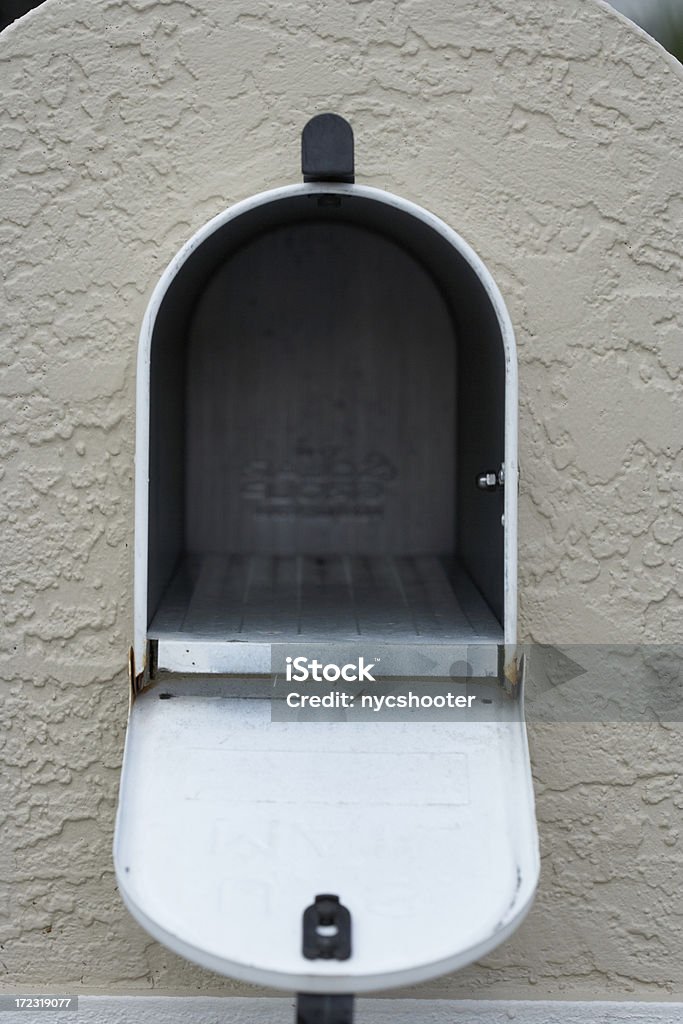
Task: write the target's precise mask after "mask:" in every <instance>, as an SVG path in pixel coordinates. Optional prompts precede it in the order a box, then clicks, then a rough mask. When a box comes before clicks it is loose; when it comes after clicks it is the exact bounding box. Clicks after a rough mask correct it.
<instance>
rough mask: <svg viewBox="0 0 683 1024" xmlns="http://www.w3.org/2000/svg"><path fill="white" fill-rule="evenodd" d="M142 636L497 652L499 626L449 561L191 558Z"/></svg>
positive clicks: (461, 571) (460, 570)
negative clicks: (473, 647) (371, 642)
mask: <svg viewBox="0 0 683 1024" xmlns="http://www.w3.org/2000/svg"><path fill="white" fill-rule="evenodd" d="M149 635H150V636H151V637H153V638H157V639H161V640H171V639H190V638H191V639H193V640H200V639H201V640H212V641H217V640H221V641H229V640H239V641H242V642H246V643H249V642H255V643H264V642H267V643H275V642H278V643H282V642H292V641H296V642H306V641H310V642H321V641H334V640H353V639H359V638H361V637H362V638H364V639H379V640H383V641H385V642H392V641H393V642H396V643H411V644H414V643H425V644H427V643H444V642H448V643H451V642H457V643H473V644H475V643H488V644H497V643H501V642H502V627H501V625H500V623H499V622H498V621H497V619H496V618H495V616H494V615H493V613H492V612H491V610H490V608H489V607H488V605H487V604H486V602H485V601H484V599H483V598H482V596H481V594H480V593H479V591H478V590H477V588H476V587H475V586H474V584H473V583H472V581H471V579H470V577H469V576H468V575H467V573H466V572H465V570H464V569H463V567H462V566H461V565H460V564H459V563H458V562H457V561H455V560H453V559H440V558H436V557H433V556H418V557H383V556H380V557H374V558H366V557H357V556H335V557H330V556H324V557H319V558H317V557H309V556H298V557H274V556H245V555H232V556H231V555H196V556H188V557H187V558H186V559H185V560H184V561H183V563H182V565H181V566H180V569H179V570H178V572H177V573H176V575H175V576H174V578H173V579H172V580H171V583H170V585H169V586H168V588H167V590H166V593H165V594H164V597H163V599H162V601H161V603H160V606H159V608H158V610H157V612H156V614H155V616H154V620H153V622H152V624H151V626H150V629H149Z"/></svg>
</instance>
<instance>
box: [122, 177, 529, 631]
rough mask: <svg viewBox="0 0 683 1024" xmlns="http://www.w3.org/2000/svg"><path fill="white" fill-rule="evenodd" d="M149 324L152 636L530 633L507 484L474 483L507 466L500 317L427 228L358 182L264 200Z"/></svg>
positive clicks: (183, 278)
mask: <svg viewBox="0 0 683 1024" xmlns="http://www.w3.org/2000/svg"><path fill="white" fill-rule="evenodd" d="M370 191H371V190H366V192H370ZM438 223H440V222H438ZM149 329H150V332H151V338H150V363H149V437H148V444H149V453H148V455H149V464H148V479H149V490H148V494H147V496H146V497H147V499H148V516H147V524H146V529H145V534H144V536H143V538H142V544H141V548H142V559H143V561H144V563H145V566H144V567H145V568H146V576H147V581H146V587H145V592H144V595H143V599H142V602H141V603H142V604H143V605H144V606H145V610H144V613H143V614H144V619H145V624H146V628H147V636H148V637H150V638H152V639H155V640H157V641H159V644H160V645H161V644H163V642H164V641H165V640H168V641H170V642H174V641H175V642H177V641H182V642H183V643H185V644H201V643H206V642H209V643H215V642H220V643H230V642H232V641H235V642H241V643H245V642H247V643H256V644H258V643H262V644H263V643H273V642H277V641H280V642H285V641H297V642H298V641H306V640H315V641H320V640H331V641H334V640H344V641H347V640H353V639H368V638H381V639H383V640H385V641H388V642H391V641H392V640H395V641H396V642H405V643H422V642H428V643H434V642H453V643H456V642H465V643H489V644H497V643H501V642H503V640H504V639H505V640H507V641H508V642H509V641H510V639H514V638H511V637H510V626H511V624H514V608H513V607H512V606H511V605H512V602H511V599H510V588H509V585H508V584H509V576H510V565H509V564H506V560H507V563H509V562H510V558H511V553H512V552H513V550H514V538H512V542H511V541H510V538H508V542H507V544H506V540H505V530H506V527H505V524H504V518H503V513H504V509H505V502H504V495H503V491H502V489H501V490H498V491H496V492H493V493H491V492H485V491H481V490H479V489H478V488H477V486H476V478H477V474H479V473H481V472H482V471H489V470H490V471H494V472H496V471H498V469H499V468H500V467H501V465H502V464H503V462H504V460H505V452H506V390H507V391H508V398H507V400H508V401H509V380H508V379H507V377H506V351H505V345H504V339H503V337H502V331H501V320H500V311H499V310H498V311H497V310H496V308H495V305H494V302H493V301H492V297H491V294H490V291H489V290H487V288H486V287H485V283H484V282H483V280H482V277H481V275H480V273H478V272H477V270H476V268H475V267H474V266H473V265H472V263H471V261H469V260H468V259H467V258H466V257H465V256H464V255H463V253H462V252H461V251H460V250H459V249H458V248H457V247H456V246H454V245H453V244H451V242H450V241H449V240H448V239H447V238H446V237H444V235H443V234H442V233H441V232H440V231H439V230H437V229H436V227H435V226H434V225H432V224H431V223H430V222H429V220H428V218H418V217H416V216H413V215H412V214H411V213H410V212H408V211H407V210H405V209H401V208H400V207H397V206H395V205H391V204H389V203H387V202H383V201H380V200H378V199H376V198H374V197H371V196H369V195H367V194H364V192H363V190H361V189H358V188H354V187H352V186H351V187H349V186H347V187H343V186H341V187H340V186H337V187H336V188H334V187H330V189H322V188H321V187H320V186H317V187H309V188H306V187H305V186H304V187H303V188H302V187H299V188H298V189H297V190H296V191H294V192H292V193H288V194H285V195H283V196H282V195H281V196H279V197H277V198H274V199H272V200H270V201H268V202H260V203H257V204H254V205H253V206H252V207H248V208H247V209H245V210H244V212H242V213H241V214H240V215H239V216H235V217H232V218H230V219H229V220H227V221H225V223H223V224H219V225H218V226H217V227H216V228H215V229H214V230H211V231H210V232H208V233H207V234H206V235H205V237H204V238H203V239H202V240H201V242H200V243H199V244H197V245H195V246H194V247H193V248H192V251H191V252H190V253H189V255H187V256H186V258H185V259H184V260H183V261H182V263H180V265H179V266H178V267H176V268H175V269H174V272H173V275H172V279H171V281H170V283H169V284H168V285H167V286H166V287H165V289H164V290H163V294H162V295H161V298H160V300H159V302H158V305H157V308H156V309H155V311H154V315H153V319H152V321H151V324H150V328H149ZM506 383H507V385H508V387H507V388H506ZM508 412H509V410H508ZM507 420H508V423H509V422H510V416H509V415H508V417H507ZM515 442H516V439H515ZM508 450H509V449H508ZM515 475H516V474H515ZM515 482H516V481H515ZM509 526H510V524H508V527H509ZM143 575H144V573H143ZM513 575H514V574H513Z"/></svg>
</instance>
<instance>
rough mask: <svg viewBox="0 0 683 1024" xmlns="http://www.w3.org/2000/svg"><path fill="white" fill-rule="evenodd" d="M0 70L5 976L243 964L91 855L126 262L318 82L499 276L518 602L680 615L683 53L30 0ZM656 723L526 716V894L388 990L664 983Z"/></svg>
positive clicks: (593, 37)
mask: <svg viewBox="0 0 683 1024" xmlns="http://www.w3.org/2000/svg"><path fill="white" fill-rule="evenodd" d="M0 69H1V70H0V75H1V79H2V96H3V102H2V108H3V110H2V120H1V125H2V128H1V131H0V145H1V147H2V157H3V169H2V186H1V187H2V191H1V194H2V197H3V202H2V210H3V216H2V223H1V224H0V238H1V240H2V276H3V279H4V298H3V304H2V341H1V347H0V363H1V366H2V370H1V372H0V395H1V399H2V406H1V408H2V414H1V420H0V536H1V537H2V555H1V564H2V570H1V581H0V605H1V608H2V615H3V620H4V626H3V630H2V634H1V635H0V656H1V659H2V661H1V670H0V671H1V676H2V698H3V699H2V730H1V732H0V766H1V772H2V775H1V777H2V791H3V795H2V801H1V803H0V823H1V832H0V843H1V844H2V852H1V855H0V886H1V889H0V893H1V895H0V987H1V988H2V989H4V990H5V991H15V990H18V989H30V988H38V987H42V988H53V989H54V988H59V989H68V990H74V989H78V988H79V987H81V988H82V990H89V991H107V992H122V991H131V990H134V989H150V988H152V987H153V988H155V989H157V990H158V991H161V992H172V991H182V992H192V991H197V990H221V991H225V992H228V991H233V992H237V991H248V989H247V988H246V987H245V986H240V985H237V984H233V983H231V982H230V981H228V980H224V979H220V978H217V977H214V976H212V975H210V974H208V973H207V972H204V971H202V970H200V969H199V968H196V967H194V966H192V965H189V964H186V963H183V962H182V961H181V960H180V959H178V958H176V957H175V956H173V955H172V954H170V953H168V952H167V951H166V950H164V949H163V948H162V947H161V946H159V945H158V944H157V943H156V942H154V941H152V940H151V939H150V938H149V937H148V936H147V935H146V934H145V933H144V932H143V931H142V930H141V929H140V928H139V927H138V926H137V925H136V924H135V923H134V922H133V921H132V919H131V918H130V917H129V916H128V914H127V912H126V911H125V910H124V908H123V906H122V904H121V902H120V900H119V897H118V895H117V892H116V886H115V882H114V875H113V868H112V862H111V841H112V833H113V821H114V812H115V807H116V797H117V785H118V777H119V766H120V760H121V752H122V745H123V739H124V731H125V723H126V713H127V691H126V673H125V662H126V652H127V649H128V645H129V642H130V640H131V632H132V615H131V612H132V607H131V588H132V531H133V501H132V470H133V440H134V438H133V430H134V383H135V355H136V341H137V332H138V329H139V324H140V320H141V318H142V315H143V312H144V309H145V305H146V301H147V298H148V296H149V294H150V291H151V288H152V286H153V284H154V283H155V281H156V279H157V278H158V276H159V275H160V273H161V272H162V270H163V268H164V266H165V265H166V263H167V262H168V260H169V259H170V257H171V256H172V255H173V253H174V252H175V251H176V250H177V249H178V247H179V246H180V245H181V243H182V242H183V241H185V239H186V238H187V237H188V236H189V235H190V234H191V233H192V232H193V231H194V229H195V228H197V227H198V226H199V225H201V224H202V223H203V222H204V221H205V220H207V219H208V218H209V217H211V216H212V215H214V214H215V213H216V212H218V211H219V210H221V209H222V208H224V207H225V206H226V205H229V204H230V203H232V202H233V201H235V200H237V199H241V198H243V197H245V196H247V195H249V194H251V193H254V192H256V191H260V190H261V189H265V188H269V187H273V186H276V185H280V184H285V183H288V182H292V181H297V180H299V177H300V175H299V162H298V161H299V154H298V136H299V132H300V129H301V127H302V125H303V124H304V123H305V121H306V120H307V119H308V117H309V116H310V115H312V114H313V113H315V112H316V111H320V110H324V109H333V110H336V111H338V112H339V113H341V114H344V115H345V116H346V117H348V118H349V119H350V120H351V121H352V123H353V125H354V128H355V131H356V140H357V167H358V171H359V176H358V180H359V181H361V182H363V183H368V184H373V185H377V186H380V187H384V188H387V189H389V190H391V191H395V192H398V193H400V194H402V195H404V196H406V197H408V198H409V199H412V200H414V201H416V202H418V203H420V204H422V205H425V206H427V207H429V208H430V209H432V210H433V211H434V212H435V213H437V214H438V215H440V216H441V217H442V218H443V219H445V220H446V221H447V222H449V223H450V224H451V225H452V226H453V227H455V228H456V230H458V231H459V232H460V233H461V234H462V235H463V236H464V237H465V238H466V239H467V240H468V241H469V242H470V243H471V244H472V245H473V246H474V248H475V249H476V250H477V251H478V252H479V254H480V255H481V256H482V257H483V259H484V260H485V261H486V262H487V264H488V265H489V267H490V268H491V270H492V271H493V273H494V275H495V276H496V279H497V281H498V283H499V285H500V287H501V290H502V292H503V294H504V296H505V298H506V301H507V303H508V307H509V309H510V313H511V316H512V320H513V323H514V325H515V329H516V332H517V338H518V344H519V358H520V381H521V383H520V387H521V410H520V411H521V438H520V460H521V467H522V477H521V496H520V501H521V525H520V576H521V579H520V587H521V621H522V633H523V635H524V636H525V637H527V638H532V639H535V640H542V641H553V642H558V641H566V642H569V641H574V642H587V641H590V642H597V641H635V642H656V641H662V640H674V639H676V638H677V637H678V636H679V635H680V617H681V598H682V596H683V582H682V580H681V575H680V565H681V561H682V559H681V554H682V548H681V544H682V537H683V515H682V514H681V489H682V488H683V463H682V459H683V452H682V447H683V437H682V433H683V431H682V429H681V423H682V422H683V415H682V412H683V411H682V409H681V376H680V374H681V356H682V348H683V346H682V343H681V333H680V332H681V326H682V320H683V311H682V297H681V296H682V294H683V291H682V288H681V271H682V261H681V255H680V248H679V244H678V243H679V241H680V239H678V241H677V237H676V236H677V234H679V232H680V227H681V220H682V214H683V193H682V186H681V183H682V182H683V145H682V142H683V75H682V73H681V70H682V69H681V67H680V66H679V65H676V64H675V62H674V61H673V60H672V59H671V58H669V57H667V56H666V55H665V54H664V53H663V51H661V50H660V49H659V48H658V47H657V46H656V45H655V44H654V43H652V42H651V41H649V40H647V39H646V38H645V37H643V36H642V35H640V34H639V33H637V32H636V30H634V29H632V28H630V27H629V26H628V25H627V24H626V23H625V22H624V21H622V20H620V19H619V18H618V17H617V16H616V15H614V14H613V13H612V12H611V11H609V10H608V9H607V8H606V7H603V6H600V5H599V4H598V3H596V2H593V0H561V2H559V0H553V2H550V0H515V2H514V3H509V2H503V0H479V2H476V3H475V2H465V0H429V2H426V0H373V2H367V0H356V2H343V3H342V2H337V0H278V2H269V0H250V2H246V0H225V2H221V3H219V2H217V0H214V2H211V0H169V2H158V0H125V2H124V0H98V2H96V3H93V2H91V0H48V3H46V4H45V5H43V6H42V7H40V8H39V9H37V10H36V11H34V12H33V13H32V14H31V15H29V16H28V17H26V18H25V19H23V20H22V21H20V22H18V23H17V24H15V25H14V26H13V27H11V28H10V29H8V30H7V31H6V32H5V33H3V34H2V36H0ZM681 731H682V730H681V728H680V727H677V726H675V725H674V726H670V725H666V724H654V723H649V724H648V723H642V724H640V723H639V724H630V725H629V724H625V723H622V724H620V725H616V724H615V725H589V724H576V725H545V726H540V725H536V726H534V727H533V728H532V729H531V730H530V744H531V749H532V759H533V767H534V777H535V785H536V795H537V803H538V819H539V826H540V834H541V844H542V853H543V869H542V882H541V888H540V892H539V895H538V898H537V900H536V903H535V906H534V908H533V910H532V912H531V914H530V916H529V918H528V919H527V920H526V922H525V923H524V924H523V926H522V927H521V928H520V930H519V931H518V932H517V933H516V934H515V936H514V937H513V939H511V940H510V941H509V942H508V943H506V944H505V945H504V946H502V947H500V948H499V949H498V950H497V951H496V952H494V953H493V954H491V955H490V956H489V957H487V958H486V960H485V961H484V962H483V963H481V964H477V965H474V966H472V967H470V968H469V969H467V970H465V971H463V972H461V973H460V974H458V975H456V976H452V977H448V978H444V979H441V980H438V981H434V982H431V983H429V984H426V985H423V986H421V987H420V988H419V989H417V990H414V991H415V992H416V993H419V994H421V995H425V996H426V995H432V996H448V995H459V996H484V995H485V996H489V997H491V996H498V995H500V996H502V995H509V996H519V997H534V996H538V997H541V996H559V997H566V998H583V997H598V998H599V997H607V996H610V997H612V998H619V997H621V996H624V997H631V998H633V997H641V996H642V997H643V998H663V999H666V998H676V997H677V998H679V999H680V998H682V997H683V897H682V895H681V894H682V893H683V838H682V837H681V831H682V827H681V815H682V814H683V777H682V776H681V774H680V773H681Z"/></svg>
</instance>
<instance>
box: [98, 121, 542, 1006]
mask: <svg viewBox="0 0 683 1024" xmlns="http://www.w3.org/2000/svg"><path fill="white" fill-rule="evenodd" d="M351 146H352V136H351V135H350V129H349V127H348V125H346V122H343V121H342V120H341V119H339V118H336V117H335V116H334V115H322V116H321V117H318V118H314V119H313V121H312V122H310V123H309V125H308V126H307V128H306V130H305V133H304V171H305V172H306V171H308V173H306V174H305V180H304V183H303V184H301V185H292V186H289V187H285V188H279V189H276V190H273V191H270V192H266V193H261V194H259V195H256V196H253V197H252V198H249V199H247V200H245V201H243V202H240V203H238V204H236V205H235V206H232V207H230V208H229V209H228V210H226V211H225V212H223V213H221V214H220V215H219V216H217V217H215V218H214V219H213V220H211V221H210V222H209V223H208V224H206V225H205V226H204V227H202V228H201V229H200V230H199V231H198V232H197V234H195V236H194V237H193V238H192V239H191V240H190V241H189V242H188V243H187V244H186V245H185V246H184V247H183V248H182V249H181V250H180V252H179V253H178V254H177V255H176V257H175V258H174V259H173V261H172V262H171V264H170V265H169V267H168V268H167V269H166V271H165V272H164V274H163V276H162V278H161V280H160V282H159V284H158V285H157V287H156V289H155V291H154V294H153V296H152V299H151V301H150V304H149V307H148V310H147V313H146V316H145V319H144V322H143V326H142V332H141V338H140V350H139V363H138V382H137V388H138V390H137V441H136V445H137V448H136V542H135V638H134V647H133V652H132V664H133V668H132V673H131V675H132V696H133V699H132V703H131V713H130V720H129V725H128V733H127V739H126V750H125V758H124V766H123V773H122V781H121V792H120V803H119V811H118V817H117V826H116V838H115V864H116V874H117V879H118V883H119V887H120V891H121V894H122V896H123V898H124V900H125V902H126V905H127V906H128V908H129V909H130V911H131V912H132V914H133V915H134V916H135V917H136V918H137V919H138V920H139V921H140V923H141V924H142V925H143V926H144V927H146V928H147V929H148V930H149V931H150V932H151V933H152V935H154V936H156V937H157V938H158V939H160V940H161V941H162V942H164V943H165V944H166V945H167V946H169V947H170V948H171V949H173V950H175V951H176V952H178V953H180V954H182V955H184V956H186V957H187V958H189V959H191V960H194V961H196V962H199V963H200V964H203V965H204V966H206V967H209V968H212V969H214V970H217V971H220V972H222V973H224V974H228V975H231V976H234V977H236V978H241V979H244V980H247V981H250V982H255V983H260V984H265V985H271V986H276V987H280V988H285V989H290V990H293V991H298V992H305V993H331V994H335V993H336V994H349V993H355V992H361V991H369V990H373V989H379V988H386V987H390V986H394V985H401V984H407V983H412V982H416V981H420V980H423V979H426V978H429V977H431V976H434V975H436V974H439V973H443V972H445V971H448V970H451V969H454V968H457V967H459V966H462V965H463V964H465V963H467V962H469V961H471V960H473V959H476V958H477V957H479V956H481V955H482V954H484V953H485V952H486V951H487V950H489V949H491V948H492V947H494V946H495V945H497V944H498V943H499V942H500V941H502V940H503V939H504V938H505V937H506V936H507V935H508V934H509V933H510V932H511V931H512V930H513V929H514V928H515V927H516V925H517V924H518V923H519V921H520V920H521V918H522V917H523V915H524V913H525V912H526V910H527V909H528V907H529V905H530V902H531V899H532V897H533V893H534V890H535V886H536V883H537V878H538V850H537V836H536V825H535V818H534V805H533V791H532V785H531V776H530V770H529V759H528V751H527V744H526V733H525V725H524V719H523V709H522V701H521V697H520V691H521V686H520V678H519V677H520V666H519V665H518V663H517V657H516V651H515V642H516V632H517V625H516V586H517V568H516V528H517V375H516V372H517V371H516V356H515V344H514V336H513V331H512V327H511V324H510V320H509V317H508V314H507V311H506V309H505V305H504V303H503V300H502V298H501V295H500V293H499V291H498V289H497V287H496V285H495V283H494V281H493V279H492V277H491V275H490V273H489V272H488V270H487V269H486V268H485V266H484V265H483V263H482V262H481V260H480V259H479V258H478V257H477V256H476V255H475V254H474V253H473V251H472V250H471V249H470V248H469V246H468V245H467V244H466V243H465V242H464V241H463V240H462V239H461V238H460V237H459V236H458V235H457V234H456V233H455V232H454V231H453V230H452V229H451V228H450V227H449V226H447V225H446V224H445V223H443V222H442V221H441V220H439V219H438V218H437V217H435V216H433V215H432V214H431V213H429V212H427V211H426V210H425V209H423V208H421V207H418V206H416V205H415V204H413V203H412V202H409V201H407V200H405V199H402V198H399V197H397V196H394V195H390V194H389V193H387V192H384V191H381V190H379V189H375V188H370V187H365V186H358V185H355V184H353V170H352V155H351V154H352V150H351ZM307 163H308V167H307ZM289 643H291V644H295V645H297V648H298V649H301V650H305V648H306V645H307V644H312V645H319V644H326V643H332V644H344V645H348V648H349V649H350V648H353V649H354V650H357V651H358V653H359V655H361V654H362V655H365V656H366V660H371V659H372V658H373V656H374V655H375V653H376V650H377V646H378V645H381V646H382V647H383V648H384V649H391V648H392V647H395V648H396V649H397V650H398V649H399V648H400V651H401V656H400V657H397V658H395V659H394V661H395V663H396V664H400V665H402V666H403V667H402V669H399V670H397V674H398V675H403V677H404V678H405V677H412V675H414V676H415V679H416V685H417V680H418V677H420V676H424V675H425V672H424V670H423V669H421V668H420V666H421V665H424V664H425V663H426V661H425V659H422V660H421V657H420V652H421V650H423V649H425V650H426V649H427V648H429V650H430V652H432V653H433V651H434V650H437V651H440V652H442V654H443V658H442V659H441V660H440V659H439V658H438V657H437V659H436V664H437V666H438V665H440V664H441V662H443V665H446V666H452V665H459V666H463V665H466V666H467V668H466V669H465V670H462V669H461V670H459V671H460V675H465V676H466V677H468V678H466V679H465V680H461V684H462V686H463V687H464V691H463V692H465V690H466V691H467V692H468V693H473V694H479V695H482V694H485V695H486V696H485V707H486V708H487V709H488V710H487V711H485V712H484V713H483V714H479V715H478V716H476V720H475V718H471V719H470V718H468V716H467V714H463V715H462V716H460V718H458V719H457V720H447V719H446V718H443V719H439V718H434V719H433V720H430V721H425V720H420V718H419V717H416V720H415V721H411V720H407V719H408V716H406V719H404V720H403V721H379V720H378V721H355V720H347V721H329V722H316V723H310V722H308V723H304V722H297V721H279V722H278V721H271V702H270V700H269V699H267V698H268V696H269V691H268V686H269V685H270V679H271V652H272V649H273V645H274V644H279V645H282V644H289ZM441 671H442V669H441V668H438V667H437V669H435V670H434V671H432V672H431V673H427V674H431V675H432V676H433V675H434V674H436V675H439V673H440V672H441ZM443 675H444V678H445V679H446V680H447V681H448V677H449V672H448V670H447V669H444V670H443ZM477 688H478V689H477ZM321 894H329V896H330V897H336V898H338V900H339V901H340V904H339V905H340V906H341V907H342V912H343V913H345V911H344V908H346V910H348V912H349V915H350V922H349V928H350V933H351V942H350V948H348V949H346V950H345V951H344V953H343V954H342V955H338V953H339V950H338V949H337V952H335V949H336V947H335V943H334V941H332V940H331V939H330V937H332V939H334V937H335V936H336V937H337V938H338V936H339V931H340V927H341V925H340V921H339V919H338V917H337V916H336V914H335V912H334V900H333V901H332V910H330V905H328V904H325V906H324V907H323V909H322V911H321V915H322V916H321V917H320V921H319V927H316V928H314V937H315V935H319V936H320V941H321V946H320V949H321V952H320V955H319V956H316V955H315V952H314V953H313V955H311V950H310V948H309V950H308V952H306V947H305V941H304V938H305V937H304V936H303V932H302V929H303V927H304V926H303V917H304V912H305V911H306V908H307V907H308V908H310V907H311V906H313V907H315V906H316V904H315V900H316V897H318V896H320V895H321ZM321 906H322V904H321ZM309 921H310V914H309ZM309 938H310V936H309Z"/></svg>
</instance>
